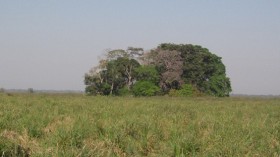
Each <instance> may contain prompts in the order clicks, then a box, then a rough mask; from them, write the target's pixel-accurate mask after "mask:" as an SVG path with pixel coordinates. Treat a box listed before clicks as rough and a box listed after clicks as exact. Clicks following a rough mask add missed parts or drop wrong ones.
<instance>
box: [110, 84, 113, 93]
mask: <svg viewBox="0 0 280 157" xmlns="http://www.w3.org/2000/svg"><path fill="white" fill-rule="evenodd" d="M113 89H114V83H113V82H112V85H111V91H110V95H112V94H113Z"/></svg>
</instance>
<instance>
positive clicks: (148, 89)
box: [132, 81, 160, 96]
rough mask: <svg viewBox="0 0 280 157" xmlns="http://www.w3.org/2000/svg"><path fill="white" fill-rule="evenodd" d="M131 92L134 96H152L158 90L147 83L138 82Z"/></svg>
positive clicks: (150, 83)
mask: <svg viewBox="0 0 280 157" xmlns="http://www.w3.org/2000/svg"><path fill="white" fill-rule="evenodd" d="M132 90H133V94H134V95H135V96H154V95H156V93H158V92H159V91H160V88H159V87H158V86H156V85H155V84H153V83H152V82H149V81H138V82H136V84H135V85H134V86H133V89H132Z"/></svg>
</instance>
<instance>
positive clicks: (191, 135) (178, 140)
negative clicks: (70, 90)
mask: <svg viewBox="0 0 280 157" xmlns="http://www.w3.org/2000/svg"><path fill="white" fill-rule="evenodd" d="M0 134H1V136H0V152H1V155H3V156H21V155H22V156H24V155H26V154H28V155H30V156H279V155H280V99H260V98H170V97H149V98H146V97H145V98H144V97H143V98H133V97H125V98H123V97H88V96H83V95H79V94H49V95H47V94H13V95H9V96H8V95H7V94H1V95H0Z"/></svg>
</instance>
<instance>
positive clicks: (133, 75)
mask: <svg viewBox="0 0 280 157" xmlns="http://www.w3.org/2000/svg"><path fill="white" fill-rule="evenodd" d="M84 82H85V85H86V93H87V94H90V95H97V94H99V95H110V94H111V95H122V93H131V94H134V95H135V96H141V95H142V96H152V95H163V94H170V92H172V93H174V91H175V92H176V91H178V92H179V93H185V94H182V95H194V94H193V92H196V93H197V94H200V95H201V94H205V95H213V96H218V97H224V96H229V93H230V92H231V84H230V79H229V78H228V77H227V76H226V68H225V65H224V64H223V63H222V58H221V57H218V56H217V55H215V54H213V53H211V52H210V51H209V50H208V49H206V48H203V47H201V46H199V45H191V44H180V45H177V44H170V43H164V44H160V45H159V46H158V47H157V48H155V49H152V50H150V51H147V52H145V53H144V51H143V49H142V48H133V47H129V48H128V49H127V50H122V49H117V50H112V51H108V52H107V54H106V58H105V59H102V60H100V61H99V65H97V66H96V67H93V68H92V69H91V70H90V71H89V72H88V73H86V74H85V81H84ZM124 91H125V92H124ZM183 91H184V92H183ZM186 93H188V94H186ZM189 93H192V94H189Z"/></svg>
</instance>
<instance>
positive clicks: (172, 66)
mask: <svg viewBox="0 0 280 157" xmlns="http://www.w3.org/2000/svg"><path fill="white" fill-rule="evenodd" d="M149 53H150V54H149V55H147V56H148V57H150V58H149V59H146V60H149V63H150V64H154V65H155V66H156V67H157V69H158V71H159V73H160V74H161V75H160V86H161V88H162V90H163V91H165V92H167V91H169V90H170V89H172V88H174V89H178V88H180V86H181V85H182V84H183V83H184V81H183V79H182V77H181V75H182V74H183V60H182V57H181V53H180V52H179V51H176V50H172V51H169V50H163V49H160V48H157V49H155V50H152V51H151V52H149Z"/></svg>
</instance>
